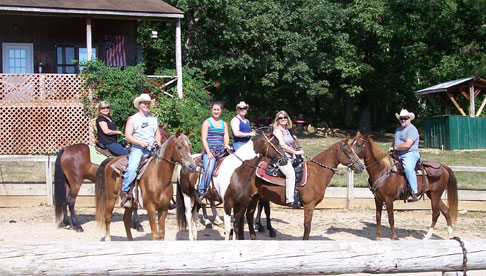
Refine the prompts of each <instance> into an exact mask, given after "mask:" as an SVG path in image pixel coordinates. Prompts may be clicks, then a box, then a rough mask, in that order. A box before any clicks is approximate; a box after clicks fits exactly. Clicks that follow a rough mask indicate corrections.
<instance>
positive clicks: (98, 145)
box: [95, 142, 115, 157]
mask: <svg viewBox="0 0 486 276" xmlns="http://www.w3.org/2000/svg"><path fill="white" fill-rule="evenodd" d="M95 150H96V151H97V152H99V153H101V154H103V155H104V156H106V157H115V155H113V154H112V153H111V152H110V151H109V150H108V149H107V148H106V147H105V145H103V144H102V143H100V142H96V143H95Z"/></svg>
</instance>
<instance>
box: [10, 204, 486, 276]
mask: <svg viewBox="0 0 486 276" xmlns="http://www.w3.org/2000/svg"><path fill="white" fill-rule="evenodd" d="M122 212H123V210H122V209H121V208H116V209H115V213H114V217H113V223H112V226H111V230H112V232H111V235H112V240H113V241H125V240H126V234H125V231H124V228H123V221H122ZM218 212H219V213H220V214H222V209H218ZM94 213H95V209H94V208H77V214H78V216H79V218H80V220H81V223H82V226H83V228H84V232H82V233H76V232H74V231H72V230H68V229H62V228H58V227H57V224H56V223H55V219H54V210H53V207H47V206H38V207H35V208H0V229H2V231H1V234H0V244H1V242H18V243H35V242H60V241H63V242H96V241H102V240H104V230H102V229H100V228H98V227H97V224H96V221H95V217H94ZM374 213H375V212H374V210H371V209H355V210H344V209H324V210H316V211H315V212H314V217H313V221H312V230H311V237H310V239H311V240H332V241H334V240H335V241H338V240H347V241H351V240H373V239H374V237H375V233H376V227H375V215H374ZM140 214H141V218H142V225H143V226H144V228H145V232H136V231H135V230H132V234H133V235H134V239H135V240H150V233H149V232H148V231H149V229H150V227H149V223H148V221H147V217H146V212H145V211H144V210H142V211H141V212H140ZM263 217H264V215H263ZM382 220H383V223H382V229H383V240H389V239H390V237H391V231H390V228H389V226H388V217H387V215H386V212H384V213H383V218H382ZM430 221H431V212H430V211H396V212H395V226H396V229H397V234H398V238H399V239H401V240H418V239H422V238H423V237H424V236H425V234H426V233H427V230H428V227H429V224H430ZM262 223H263V224H264V225H265V224H266V223H265V222H264V220H262ZM272 225H273V227H274V228H275V229H276V230H277V237H276V238H275V239H278V240H300V239H301V238H302V234H303V210H292V209H287V208H275V207H272ZM198 227H199V229H200V232H199V234H198V238H199V240H224V233H223V229H222V228H221V227H218V226H216V225H212V226H210V227H205V226H204V225H202V224H200V225H199V226H198ZM245 227H246V226H245ZM247 229H248V228H247V227H246V228H245V231H246V237H245V238H246V239H248V238H249V235H248V232H247ZM435 229H436V230H435V234H434V236H433V239H446V238H447V227H446V223H445V219H444V218H443V217H442V216H441V217H440V218H439V221H438V223H437V225H436V228H435ZM454 235H455V236H458V237H460V238H461V239H486V214H485V213H480V212H469V213H467V212H460V214H459V215H458V220H457V223H456V224H454ZM165 238H166V240H187V239H188V233H187V231H179V230H178V229H177V224H176V216H175V211H174V210H171V211H169V214H168V216H167V221H166V237H165ZM258 238H259V239H263V240H268V239H272V238H270V237H269V236H268V231H265V232H264V233H258ZM394 275H396V274H394ZM414 275H417V274H414ZM420 275H441V273H439V272H436V273H421V274H420ZM468 275H486V271H485V272H482V273H480V272H474V271H471V272H470V273H468Z"/></svg>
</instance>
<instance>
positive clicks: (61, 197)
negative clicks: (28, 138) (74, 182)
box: [54, 149, 67, 221]
mask: <svg viewBox="0 0 486 276" xmlns="http://www.w3.org/2000/svg"><path fill="white" fill-rule="evenodd" d="M63 153H64V149H61V150H60V151H59V153H58V154H57V158H56V163H55V166H54V209H55V214H56V221H59V220H61V217H62V211H63V209H64V207H65V206H66V204H67V200H66V181H67V180H66V175H65V174H64V171H63V170H62V167H61V156H62V154H63Z"/></svg>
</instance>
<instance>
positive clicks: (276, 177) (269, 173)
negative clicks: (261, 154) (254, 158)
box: [255, 157, 307, 187]
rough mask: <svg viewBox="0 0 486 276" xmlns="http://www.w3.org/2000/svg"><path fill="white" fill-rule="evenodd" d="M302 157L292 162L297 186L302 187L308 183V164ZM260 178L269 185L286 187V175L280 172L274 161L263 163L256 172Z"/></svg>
mask: <svg viewBox="0 0 486 276" xmlns="http://www.w3.org/2000/svg"><path fill="white" fill-rule="evenodd" d="M303 161H304V160H303V159H302V157H300V158H296V159H294V160H293V161H292V166H293V167H294V171H295V186H296V187H302V186H305V184H306V183H307V163H305V162H303ZM255 174H256V176H257V177H258V178H261V179H263V180H265V181H267V182H269V183H272V184H275V185H278V186H285V175H284V174H283V173H282V172H281V171H280V169H279V168H278V166H277V163H276V162H275V161H273V160H270V161H269V162H267V161H265V160H264V161H261V162H260V163H259V164H258V168H257V170H256V172H255Z"/></svg>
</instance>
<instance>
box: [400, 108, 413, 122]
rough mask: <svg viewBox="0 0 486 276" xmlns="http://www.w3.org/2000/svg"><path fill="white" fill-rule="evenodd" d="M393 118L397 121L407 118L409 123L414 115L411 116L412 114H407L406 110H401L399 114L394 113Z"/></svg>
mask: <svg viewBox="0 0 486 276" xmlns="http://www.w3.org/2000/svg"><path fill="white" fill-rule="evenodd" d="M395 117H397V119H398V120H400V117H408V118H410V121H412V120H413V119H415V114H413V112H408V110H406V109H402V110H401V111H400V114H398V113H395Z"/></svg>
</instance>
